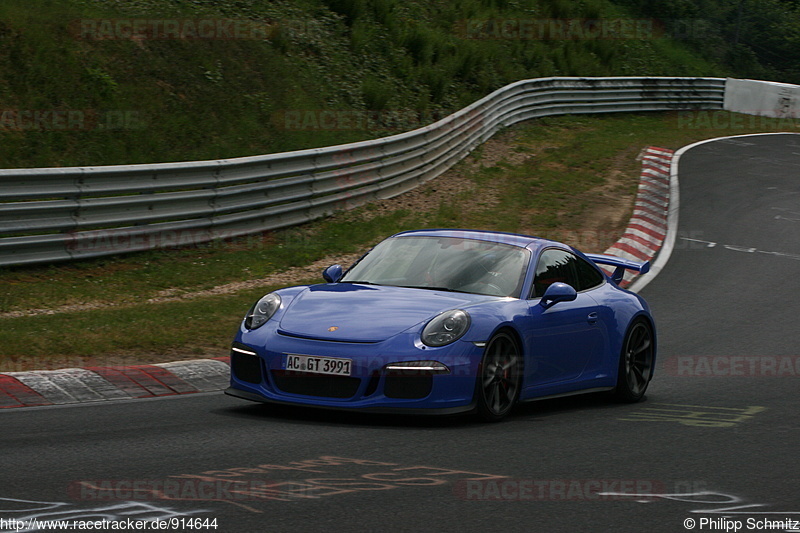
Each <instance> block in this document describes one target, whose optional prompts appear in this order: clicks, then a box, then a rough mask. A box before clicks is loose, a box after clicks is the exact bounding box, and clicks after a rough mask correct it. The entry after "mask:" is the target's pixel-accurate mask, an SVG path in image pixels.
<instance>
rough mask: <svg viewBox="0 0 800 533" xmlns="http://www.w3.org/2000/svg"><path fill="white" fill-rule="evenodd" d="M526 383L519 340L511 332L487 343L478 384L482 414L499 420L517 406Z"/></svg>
mask: <svg viewBox="0 0 800 533" xmlns="http://www.w3.org/2000/svg"><path fill="white" fill-rule="evenodd" d="M521 383H522V355H521V354H520V350H519V346H518V344H517V341H516V339H514V337H513V336H512V335H510V334H509V333H507V332H500V333H498V334H496V335H495V336H494V337H492V339H491V340H490V341H489V342H488V343H487V344H486V348H485V350H484V352H483V359H482V360H481V365H480V368H479V371H478V379H477V383H476V387H475V394H476V396H477V400H478V401H477V404H478V405H477V408H478V415H479V416H480V417H481V418H482V419H483V420H486V421H489V422H497V421H500V420H502V419H503V418H505V416H506V415H507V414H508V413H509V412H510V411H511V408H512V407H514V404H515V403H516V402H517V398H519V391H520V385H521Z"/></svg>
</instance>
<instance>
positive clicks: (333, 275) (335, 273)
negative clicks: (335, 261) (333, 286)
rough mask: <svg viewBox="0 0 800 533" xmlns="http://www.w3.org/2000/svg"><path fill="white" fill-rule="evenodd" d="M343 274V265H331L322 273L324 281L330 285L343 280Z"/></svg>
mask: <svg viewBox="0 0 800 533" xmlns="http://www.w3.org/2000/svg"><path fill="white" fill-rule="evenodd" d="M343 273H344V271H343V270H342V265H331V266H329V267H328V268H326V269H325V270H323V271H322V279H324V280H325V281H327V282H328V283H336V282H337V281H339V280H340V279H342V274H343Z"/></svg>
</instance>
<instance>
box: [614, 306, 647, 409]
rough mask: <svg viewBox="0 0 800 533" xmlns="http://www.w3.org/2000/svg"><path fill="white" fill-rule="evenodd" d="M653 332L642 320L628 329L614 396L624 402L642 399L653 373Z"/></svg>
mask: <svg viewBox="0 0 800 533" xmlns="http://www.w3.org/2000/svg"><path fill="white" fill-rule="evenodd" d="M654 356H655V346H654V344H653V330H652V328H651V327H650V325H649V324H648V323H647V322H645V321H644V320H637V321H636V322H634V323H633V324H632V325H631V327H630V328H629V329H628V334H627V335H626V336H625V342H624V343H623V345H622V353H621V354H620V358H619V371H618V374H617V388H616V390H615V391H614V393H615V396H616V397H617V398H618V399H620V400H622V401H625V402H638V401H639V400H641V399H642V398H643V397H644V393H645V391H646V390H647V385H648V384H649V383H650V377H651V376H652V373H653V358H654Z"/></svg>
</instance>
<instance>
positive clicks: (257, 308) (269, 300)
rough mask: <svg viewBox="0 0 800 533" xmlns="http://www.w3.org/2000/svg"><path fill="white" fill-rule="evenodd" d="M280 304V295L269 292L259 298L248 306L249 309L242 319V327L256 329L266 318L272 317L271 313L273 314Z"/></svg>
mask: <svg viewBox="0 0 800 533" xmlns="http://www.w3.org/2000/svg"><path fill="white" fill-rule="evenodd" d="M280 306H281V297H280V296H278V295H277V294H275V293H274V292H271V293H269V294H267V295H266V296H264V297H263V298H261V299H260V300H259V301H257V302H256V303H255V305H254V306H253V307H251V308H250V311H248V312H247V317H245V319H244V327H246V328H247V329H256V328H258V327H260V326H262V325H264V323H266V321H267V320H269V319H270V318H272V315H274V314H275V311H277V310H278V309H279V308H280Z"/></svg>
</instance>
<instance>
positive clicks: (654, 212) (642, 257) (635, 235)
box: [604, 146, 674, 287]
mask: <svg viewBox="0 0 800 533" xmlns="http://www.w3.org/2000/svg"><path fill="white" fill-rule="evenodd" d="M673 153H674V152H673V151H672V150H668V149H666V148H656V147H653V146H650V147H648V148H645V149H644V150H642V152H641V154H639V158H640V159H641V160H642V173H641V178H640V180H639V192H638V193H637V195H636V203H635V204H634V208H633V216H632V217H631V219H630V221H629V222H628V227H627V228H625V232H624V233H623V234H622V237H620V239H619V240H618V241H617V242H615V243H614V244H612V245H611V246H610V247H609V248H608V249H607V250H606V251H605V252H604V253H606V254H608V255H616V256H618V257H623V258H625V259H630V260H632V261H640V262H644V261H652V259H653V258H654V257H655V256H656V254H658V252H659V250H661V247H662V245H663V244H664V239H665V238H666V236H667V215H668V212H669V199H670V169H671V165H672V156H673ZM637 275H638V274H636V273H635V272H630V271H628V272H626V273H625V278H624V279H623V281H622V283H621V285H622V286H623V287H627V286H628V285H629V284H630V283H631V281H632V280H633V278H634V277H636V276H637Z"/></svg>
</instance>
